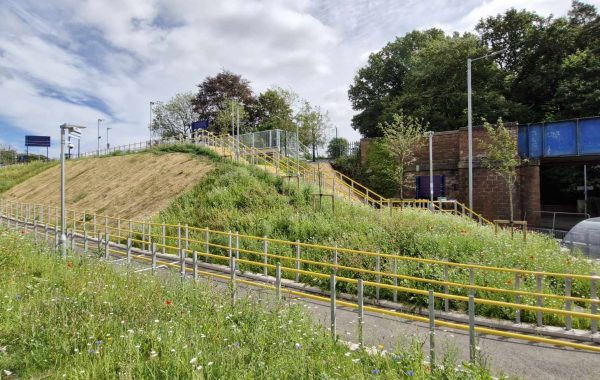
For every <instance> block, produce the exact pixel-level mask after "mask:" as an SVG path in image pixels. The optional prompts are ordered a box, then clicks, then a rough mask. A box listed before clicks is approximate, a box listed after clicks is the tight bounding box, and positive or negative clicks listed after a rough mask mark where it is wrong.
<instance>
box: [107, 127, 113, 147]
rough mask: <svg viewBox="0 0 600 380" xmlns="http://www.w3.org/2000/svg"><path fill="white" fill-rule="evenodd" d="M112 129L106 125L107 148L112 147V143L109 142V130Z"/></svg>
mask: <svg viewBox="0 0 600 380" xmlns="http://www.w3.org/2000/svg"><path fill="white" fill-rule="evenodd" d="M111 129H112V128H111V127H109V126H106V150H109V149H110V143H109V142H108V131H110V130H111Z"/></svg>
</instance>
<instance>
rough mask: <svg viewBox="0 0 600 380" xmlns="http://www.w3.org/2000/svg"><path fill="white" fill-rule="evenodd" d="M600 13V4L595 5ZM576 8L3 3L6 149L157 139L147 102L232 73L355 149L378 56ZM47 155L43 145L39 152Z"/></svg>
mask: <svg viewBox="0 0 600 380" xmlns="http://www.w3.org/2000/svg"><path fill="white" fill-rule="evenodd" d="M588 2H589V3H592V4H594V5H596V7H599V8H600V0H591V1H590V0H588ZM570 3H571V1H570V0H526V1H523V0H368V1H366V0H356V1H342V0H338V1H333V0H322V1H317V0H291V1H286V0H280V1H275V0H239V1H238V0H222V1H211V0H47V1H39V0H0V20H1V22H0V144H10V145H12V146H14V147H17V149H19V150H20V151H23V150H24V136H25V135H27V134H34V135H50V136H51V138H52V142H53V147H52V149H51V155H53V156H57V155H58V147H59V145H60V144H58V141H59V134H60V132H59V125H60V124H63V123H65V122H66V123H73V124H78V125H84V126H86V127H87V129H86V130H84V131H83V137H82V141H81V146H82V151H92V150H95V149H96V141H97V124H98V123H97V120H98V118H101V119H104V120H105V121H104V122H103V123H102V125H101V130H100V134H101V136H102V139H101V142H102V144H103V145H105V144H106V127H110V128H111V130H110V132H109V134H110V144H111V146H115V145H119V144H126V143H130V142H133V141H140V140H144V139H147V138H148V135H149V132H148V123H149V112H150V111H149V107H150V106H149V102H150V101H168V100H169V99H170V98H171V97H172V96H173V95H175V94H176V93H178V92H187V91H193V92H195V91H196V85H197V84H198V83H200V82H202V80H203V79H204V78H206V77H207V76H213V75H215V74H217V73H218V72H219V71H221V70H222V69H227V70H230V71H233V72H235V73H238V74H241V75H242V76H243V77H244V78H246V79H248V80H249V81H250V82H251V85H252V87H253V89H254V91H255V93H259V92H261V91H264V90H265V89H267V88H269V87H273V86H279V87H283V88H289V89H293V90H294V91H295V92H297V93H298V94H299V96H300V97H302V98H305V99H307V100H309V101H310V102H311V103H313V104H316V105H320V106H321V107H322V109H324V110H327V111H328V112H329V114H330V119H331V122H332V124H333V125H334V126H336V127H337V128H338V135H339V136H342V137H346V138H348V139H349V140H351V141H356V140H358V139H359V138H360V135H359V134H358V133H357V132H356V131H354V130H353V129H352V127H351V126H350V121H351V118H352V116H353V115H354V111H353V110H352V108H351V106H350V103H349V101H348V96H347V91H348V87H349V85H350V84H351V83H352V80H353V78H354V75H355V74H356V72H357V70H358V69H359V68H360V67H362V66H363V65H364V64H365V63H366V62H367V58H368V56H369V54H370V53H372V52H375V51H378V50H379V49H381V48H382V47H383V46H384V45H385V44H386V43H387V42H389V41H392V40H394V39H395V38H396V37H397V36H402V35H404V34H405V33H407V32H410V31H411V30H414V29H427V28H431V27H438V28H442V29H443V30H445V31H447V32H448V33H451V32H453V31H460V32H463V31H472V30H473V28H474V26H475V24H476V23H477V22H478V21H479V19H481V18H482V17H486V16H491V15H496V14H498V13H503V12H504V11H505V10H507V9H509V8H511V7H514V8H517V9H523V8H526V9H528V10H533V11H535V12H537V13H538V14H541V15H544V16H548V15H550V14H554V15H557V16H562V15H565V14H566V12H567V11H568V9H569V7H570ZM36 149H39V150H40V152H38V153H45V152H42V148H33V149H32V152H35V150H36Z"/></svg>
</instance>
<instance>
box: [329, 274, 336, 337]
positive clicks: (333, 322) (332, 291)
mask: <svg viewBox="0 0 600 380" xmlns="http://www.w3.org/2000/svg"><path fill="white" fill-rule="evenodd" d="M335 282H336V281H335V272H333V273H332V274H331V278H330V297H329V298H330V299H331V339H333V340H334V341H335V340H336V315H335V312H336V293H335V287H336V286H335V285H336V284H335Z"/></svg>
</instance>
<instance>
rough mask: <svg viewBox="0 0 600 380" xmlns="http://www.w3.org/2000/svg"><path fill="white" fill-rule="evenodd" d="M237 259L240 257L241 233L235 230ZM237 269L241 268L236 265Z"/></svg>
mask: <svg viewBox="0 0 600 380" xmlns="http://www.w3.org/2000/svg"><path fill="white" fill-rule="evenodd" d="M235 259H236V260H239V259H240V234H239V232H237V231H235ZM236 265H238V264H236ZM236 269H239V268H238V267H236Z"/></svg>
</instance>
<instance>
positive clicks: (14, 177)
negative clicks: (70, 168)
mask: <svg viewBox="0 0 600 380" xmlns="http://www.w3.org/2000/svg"><path fill="white" fill-rule="evenodd" d="M55 165H58V161H50V162H43V161H35V162H31V163H28V164H25V165H14V166H10V167H7V168H3V169H0V193H3V192H5V191H6V190H8V189H10V188H11V187H13V186H15V185H17V184H19V183H21V182H23V181H25V180H26V179H28V178H31V177H33V176H34V175H36V174H38V173H41V172H43V171H44V170H46V169H48V168H51V167H52V166H55Z"/></svg>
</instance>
